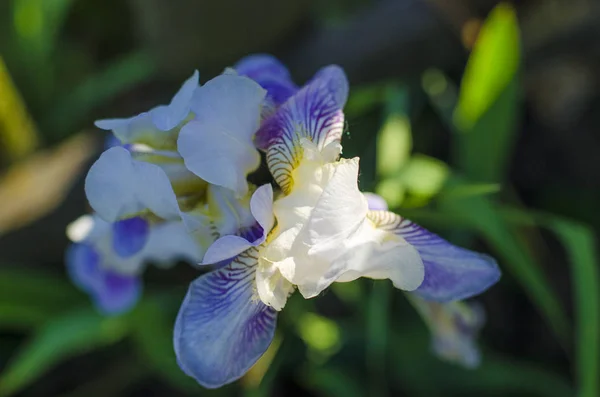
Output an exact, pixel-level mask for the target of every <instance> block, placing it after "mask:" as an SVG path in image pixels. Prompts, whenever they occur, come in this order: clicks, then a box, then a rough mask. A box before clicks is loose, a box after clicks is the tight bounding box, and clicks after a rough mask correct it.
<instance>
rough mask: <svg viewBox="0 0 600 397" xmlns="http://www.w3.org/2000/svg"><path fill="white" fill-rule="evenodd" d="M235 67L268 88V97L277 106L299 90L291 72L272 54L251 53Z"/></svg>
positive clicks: (242, 73) (240, 72)
mask: <svg viewBox="0 0 600 397" xmlns="http://www.w3.org/2000/svg"><path fill="white" fill-rule="evenodd" d="M234 69H235V70H236V71H237V72H238V73H239V74H240V75H241V76H247V77H249V78H251V79H252V80H254V81H256V82H257V83H258V84H260V86H261V87H262V88H264V89H265V90H267V97H268V98H269V99H270V101H271V102H272V103H273V105H275V106H279V105H281V104H282V103H284V102H285V101H286V100H287V99H288V98H289V97H291V96H292V95H294V94H295V93H296V91H298V87H297V86H296V84H294V82H293V81H292V78H291V76H290V72H289V71H288V70H287V68H286V67H285V66H284V65H283V64H282V63H281V62H279V60H277V58H275V57H273V56H271V55H267V54H254V55H249V56H247V57H245V58H243V59H241V60H240V61H239V62H238V63H236V64H235V66H234Z"/></svg>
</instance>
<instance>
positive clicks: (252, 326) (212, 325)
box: [173, 250, 276, 388]
mask: <svg viewBox="0 0 600 397" xmlns="http://www.w3.org/2000/svg"><path fill="white" fill-rule="evenodd" d="M251 251H252V252H246V253H244V254H242V255H240V256H239V257H237V258H236V259H235V260H234V261H233V262H231V263H230V264H229V265H227V266H225V267H223V268H221V269H219V270H215V271H213V272H211V273H208V274H205V275H203V276H201V277H199V278H197V279H196V280H195V281H194V282H192V284H191V285H190V288H189V290H188V293H187V295H186V297H185V299H184V301H183V303H182V305H181V308H180V309H179V314H178V315H177V320H176V322H175V329H174V337H173V344H174V348H175V354H176V356H177V361H178V363H179V366H180V367H181V369H182V370H183V371H184V372H185V373H186V374H187V375H189V376H191V377H193V378H194V379H196V381H197V382H198V383H200V384H201V385H202V386H204V387H207V388H217V387H220V386H223V385H224V384H227V383H231V382H233V381H235V380H236V379H239V378H240V377H242V376H243V375H244V374H245V373H246V372H247V371H248V370H249V369H250V367H252V365H254V363H255V362H256V361H257V360H258V359H259V358H260V357H261V356H262V355H263V354H264V352H265V351H266V350H267V348H268V347H269V345H270V344H271V341H272V339H273V335H274V332H275V323H276V311H275V310H274V309H272V308H270V307H269V306H266V305H265V304H263V303H262V302H261V301H260V300H259V299H258V298H257V297H255V295H254V289H255V286H254V272H255V268H256V251H255V250H251Z"/></svg>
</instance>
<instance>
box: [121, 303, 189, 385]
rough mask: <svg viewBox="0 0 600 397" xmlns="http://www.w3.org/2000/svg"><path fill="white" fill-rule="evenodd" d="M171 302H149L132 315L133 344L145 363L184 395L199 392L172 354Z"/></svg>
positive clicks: (173, 353) (172, 322)
mask: <svg viewBox="0 0 600 397" xmlns="http://www.w3.org/2000/svg"><path fill="white" fill-rule="evenodd" d="M168 303H169V302H168V300H165V299H162V298H156V297H153V298H146V299H144V301H143V302H141V304H140V305H139V306H138V308H137V309H136V311H135V312H134V313H133V316H134V317H133V318H134V328H133V334H132V336H133V338H134V339H133V340H134V343H135V345H136V348H137V350H138V353H139V355H140V356H141V357H142V358H143V361H144V363H146V365H148V366H149V368H151V369H152V370H153V371H154V372H155V373H156V374H157V375H159V376H161V377H162V378H163V379H165V380H166V381H167V382H169V383H170V384H171V385H173V386H174V387H177V388H178V389H180V390H182V391H187V392H197V391H198V388H199V386H198V384H197V383H196V382H195V381H194V380H193V379H192V378H190V377H189V376H187V375H186V374H185V373H184V372H183V371H182V370H181V368H179V365H177V359H176V357H175V351H174V350H173V324H174V321H175V313H172V314H173V315H172V316H169V315H168V313H169V310H168Z"/></svg>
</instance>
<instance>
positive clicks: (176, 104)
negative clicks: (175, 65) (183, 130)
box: [150, 70, 199, 131]
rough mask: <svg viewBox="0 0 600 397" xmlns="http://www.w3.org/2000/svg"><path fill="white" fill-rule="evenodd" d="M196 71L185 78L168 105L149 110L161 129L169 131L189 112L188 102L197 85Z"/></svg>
mask: <svg viewBox="0 0 600 397" xmlns="http://www.w3.org/2000/svg"><path fill="white" fill-rule="evenodd" d="M198 76H199V74H198V71H197V70H196V71H194V74H193V75H192V77H190V78H189V79H187V80H186V81H185V82H184V83H183V85H182V86H181V88H180V89H179V91H178V92H177V94H175V96H174V97H173V99H172V100H171V103H170V104H168V105H163V106H158V107H156V108H154V109H152V110H150V117H151V118H152V122H153V123H154V125H155V126H156V128H158V129H159V130H161V131H169V130H172V129H173V128H175V127H177V126H178V125H179V124H180V123H181V122H182V121H183V120H185V119H186V118H187V117H188V114H189V113H190V103H191V101H192V97H193V96H194V93H195V92H196V89H197V88H198V87H199V86H198Z"/></svg>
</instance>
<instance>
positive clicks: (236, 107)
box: [177, 74, 266, 196]
mask: <svg viewBox="0 0 600 397" xmlns="http://www.w3.org/2000/svg"><path fill="white" fill-rule="evenodd" d="M265 94H266V91H265V90H264V89H262V88H261V87H260V86H259V85H258V84H257V83H255V82H254V81H252V80H250V79H249V78H247V77H243V76H235V75H230V74H225V75H220V76H217V77H215V78H214V79H212V80H210V81H209V82H207V83H206V84H205V85H204V86H202V87H200V88H199V89H198V90H196V93H195V94H194V98H193V100H192V106H191V108H192V111H193V112H194V114H195V115H196V118H195V119H194V120H192V121H190V122H188V123H187V124H186V125H185V126H183V128H182V129H181V131H180V133H179V139H178V142H177V147H178V150H179V153H180V154H181V156H182V157H183V159H184V162H185V165H186V167H187V168H188V169H189V170H190V171H192V172H193V173H194V174H196V175H198V176H199V177H200V178H202V179H204V180H205V181H207V182H209V183H212V184H214V185H217V186H222V187H225V188H228V189H231V190H233V191H235V192H236V194H237V195H238V196H243V195H244V194H245V193H246V192H247V191H248V182H247V181H246V176H247V175H248V174H249V173H250V172H252V171H254V170H255V169H256V168H258V166H259V165H260V155H259V153H258V151H257V150H256V149H255V148H254V145H253V143H252V137H253V136H254V133H255V132H256V130H257V128H258V126H259V123H260V117H261V107H262V103H263V100H264V98H265Z"/></svg>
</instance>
